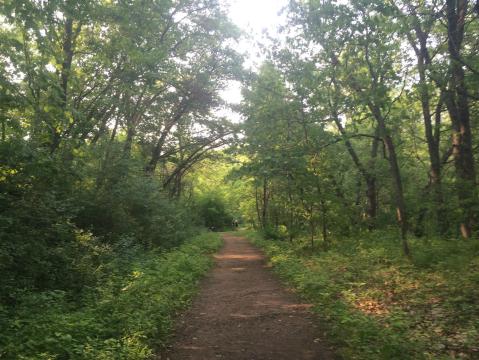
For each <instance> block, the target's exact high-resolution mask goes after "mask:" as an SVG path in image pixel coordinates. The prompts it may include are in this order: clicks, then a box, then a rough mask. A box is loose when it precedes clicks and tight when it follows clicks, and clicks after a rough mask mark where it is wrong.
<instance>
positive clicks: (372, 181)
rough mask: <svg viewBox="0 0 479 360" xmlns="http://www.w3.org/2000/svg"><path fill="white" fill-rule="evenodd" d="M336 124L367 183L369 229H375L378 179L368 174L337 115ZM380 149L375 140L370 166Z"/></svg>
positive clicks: (335, 117) (335, 116) (334, 115)
mask: <svg viewBox="0 0 479 360" xmlns="http://www.w3.org/2000/svg"><path fill="white" fill-rule="evenodd" d="M333 118H334V123H335V124H336V127H337V129H338V130H339V132H340V134H341V135H342V136H343V137H344V144H345V145H346V149H347V150H348V153H349V155H350V156H351V159H352V160H353V163H354V164H355V165H356V168H357V169H358V171H359V173H360V174H361V176H362V177H363V178H364V180H365V182H366V199H367V206H366V215H367V218H368V228H369V229H370V230H372V229H374V228H375V223H376V215H377V206H378V204H377V197H376V195H377V191H376V177H375V176H374V175H373V174H371V173H370V172H368V171H367V170H366V168H365V167H364V165H363V163H362V162H361V160H360V159H359V156H358V154H357V153H356V151H355V149H354V147H353V144H352V143H351V141H349V139H348V138H347V134H346V130H345V129H344V127H343V125H342V124H341V121H340V119H339V117H338V116H337V114H333ZM377 149H378V140H377V139H373V144H372V149H371V161H370V166H374V160H375V158H376V155H377Z"/></svg>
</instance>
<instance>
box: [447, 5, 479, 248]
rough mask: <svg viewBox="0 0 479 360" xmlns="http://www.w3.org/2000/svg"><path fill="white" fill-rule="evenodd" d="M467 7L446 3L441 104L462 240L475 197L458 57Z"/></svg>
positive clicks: (469, 230)
mask: <svg viewBox="0 0 479 360" xmlns="http://www.w3.org/2000/svg"><path fill="white" fill-rule="evenodd" d="M467 6H468V2H467V0H447V1H446V10H447V26H448V27H447V32H448V52H449V66H450V79H449V84H448V88H447V90H446V92H445V102H446V105H447V108H448V112H449V116H450V118H451V123H452V146H453V152H452V153H453V156H454V166H455V169H456V181H457V184H456V187H457V195H458V198H459V206H460V209H461V222H460V231H461V235H462V236H463V237H464V238H466V239H467V238H470V237H471V236H472V229H473V227H474V212H473V208H474V204H475V202H476V195H477V194H476V172H475V167H474V155H473V148H472V134H471V124H470V113H469V111H470V110H469V103H468V91H467V87H466V83H465V73H464V69H463V67H462V62H461V55H460V51H461V47H462V41H463V38H464V25H465V17H466V13H467Z"/></svg>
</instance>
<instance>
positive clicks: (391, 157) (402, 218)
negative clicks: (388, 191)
mask: <svg viewBox="0 0 479 360" xmlns="http://www.w3.org/2000/svg"><path fill="white" fill-rule="evenodd" d="M368 107H369V109H370V110H371V112H372V114H373V116H374V118H375V119H376V121H377V123H378V130H379V136H380V137H381V138H382V139H383V142H384V145H385V147H386V152H387V159H388V162H389V169H390V173H391V177H392V180H393V189H394V198H395V203H396V218H397V221H398V223H399V226H400V229H401V241H402V246H403V251H404V254H405V255H407V256H409V255H410V249H409V244H408V241H407V231H408V219H407V212H406V203H405V200H404V191H403V186H402V179H401V171H400V169H399V164H398V160H397V155H396V148H395V146H394V142H393V140H392V138H391V136H390V135H389V132H388V130H387V127H386V121H385V119H384V117H383V115H382V114H381V110H380V109H379V108H378V107H377V106H375V105H374V104H373V103H371V102H369V104H368Z"/></svg>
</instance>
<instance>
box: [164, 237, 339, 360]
mask: <svg viewBox="0 0 479 360" xmlns="http://www.w3.org/2000/svg"><path fill="white" fill-rule="evenodd" d="M224 242H225V244H224V247H223V249H222V250H221V251H220V252H219V253H218V254H217V255H216V256H215V258H216V267H215V268H214V269H213V271H212V272H211V273H210V274H209V276H208V277H207V278H206V279H205V280H204V282H203V283H202V287H201V290H200V293H199V295H198V296H197V298H196V300H195V301H194V302H193V306H192V307H191V309H190V310H189V311H188V312H187V313H186V314H184V315H183V316H182V317H181V318H180V319H179V321H178V325H177V328H176V332H175V333H176V335H175V338H174V341H173V344H172V347H171V348H170V349H169V351H168V352H167V353H166V354H163V356H161V358H162V359H170V360H186V359H194V360H200V359H201V360H213V359H226V360H240V359H241V360H243V359H244V360H246V359H248V360H269V359H271V360H273V359H274V360H282V359H284V360H286V359H287V360H296V359H298V360H299V359H334V356H333V354H332V352H331V351H330V350H329V349H328V348H327V346H325V344H324V343H322V342H321V340H320V337H321V334H320V331H319V329H318V328H317V326H316V325H315V324H314V316H313V314H312V313H311V312H310V311H309V309H310V305H309V304H304V303H301V302H300V301H299V300H298V298H297V297H296V296H295V295H294V294H293V293H291V292H289V291H287V290H285V289H284V288H283V287H282V286H281V284H280V283H279V281H278V280H277V279H276V278H275V277H274V275H273V274H272V273H271V272H270V270H269V269H267V265H266V262H265V259H264V256H263V255H262V254H261V252H260V251H259V250H257V249H256V248H254V247H253V246H252V245H251V244H249V242H248V241H247V240H246V239H245V238H242V237H237V236H233V235H231V234H226V235H224Z"/></svg>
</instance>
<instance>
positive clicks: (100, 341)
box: [0, 233, 221, 360]
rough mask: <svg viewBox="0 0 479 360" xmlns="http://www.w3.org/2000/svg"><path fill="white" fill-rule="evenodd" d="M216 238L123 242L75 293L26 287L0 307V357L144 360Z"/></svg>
mask: <svg viewBox="0 0 479 360" xmlns="http://www.w3.org/2000/svg"><path fill="white" fill-rule="evenodd" d="M220 244H221V240H220V237H219V236H218V235H217V234H214V233H206V234H202V235H199V236H196V237H194V238H193V239H192V240H189V241H186V242H185V243H184V244H183V245H181V246H179V247H177V248H175V249H173V250H170V251H167V252H165V251H164V250H163V251H160V250H159V249H158V250H153V251H149V252H145V251H144V250H142V249H141V248H140V247H136V248H135V247H134V248H131V249H130V250H129V251H127V252H125V253H124V254H123V256H121V257H119V256H118V253H116V256H115V257H114V258H112V260H111V261H110V262H109V263H105V264H103V265H102V268H98V269H96V271H99V272H101V273H102V279H101V281H100V282H99V283H98V284H97V285H96V286H95V287H94V288H90V289H88V290H83V292H82V296H81V299H78V298H72V294H71V293H69V292H65V291H53V290H52V291H44V292H37V293H31V292H28V293H26V294H25V295H24V296H23V297H22V296H20V297H19V298H18V303H17V305H16V306H15V308H14V310H12V309H9V308H6V307H4V308H0V324H2V326H1V328H0V359H23V360H26V359H105V360H106V359H108V360H110V359H146V358H149V357H150V356H151V355H152V354H153V352H154V351H155V349H158V348H160V347H161V346H162V345H164V343H165V341H166V340H167V338H168V335H169V331H170V327H171V324H172V316H174V314H175V313H176V312H177V311H179V310H180V309H182V308H184V307H185V306H186V305H187V304H188V303H189V301H190V299H191V297H192V295H193V294H194V293H195V290H196V286H197V282H198V280H199V278H200V277H201V276H202V275H203V274H204V273H205V272H206V271H207V270H208V269H209V267H210V266H211V264H212V261H211V258H210V256H208V255H209V254H210V253H212V252H214V251H215V250H217V249H218V248H219V246H220Z"/></svg>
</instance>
